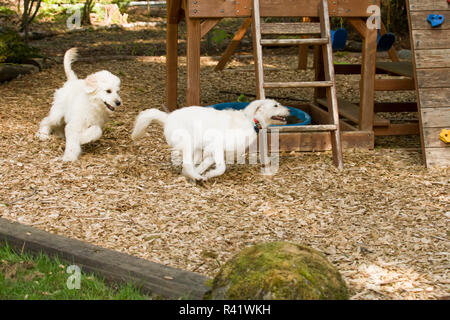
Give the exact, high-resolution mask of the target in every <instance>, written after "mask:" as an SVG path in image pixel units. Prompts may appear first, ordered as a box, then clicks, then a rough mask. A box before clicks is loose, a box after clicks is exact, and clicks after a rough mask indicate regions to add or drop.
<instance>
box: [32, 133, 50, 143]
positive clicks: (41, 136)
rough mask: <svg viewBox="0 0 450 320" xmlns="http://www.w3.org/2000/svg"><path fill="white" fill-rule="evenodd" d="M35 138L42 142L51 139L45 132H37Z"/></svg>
mask: <svg viewBox="0 0 450 320" xmlns="http://www.w3.org/2000/svg"><path fill="white" fill-rule="evenodd" d="M34 136H35V137H36V138H38V139H39V140H41V141H46V140H49V139H50V136H49V135H48V134H46V133H43V132H36V134H35V135H34Z"/></svg>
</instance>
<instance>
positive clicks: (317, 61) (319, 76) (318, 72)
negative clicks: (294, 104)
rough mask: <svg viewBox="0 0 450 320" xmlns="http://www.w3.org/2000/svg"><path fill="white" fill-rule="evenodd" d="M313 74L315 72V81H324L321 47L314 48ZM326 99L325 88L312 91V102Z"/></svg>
mask: <svg viewBox="0 0 450 320" xmlns="http://www.w3.org/2000/svg"><path fill="white" fill-rule="evenodd" d="M314 72H315V78H314V80H315V81H324V80H325V69H324V64H323V52H322V48H321V46H314ZM324 97H326V89H325V88H315V89H314V102H317V99H320V98H324Z"/></svg>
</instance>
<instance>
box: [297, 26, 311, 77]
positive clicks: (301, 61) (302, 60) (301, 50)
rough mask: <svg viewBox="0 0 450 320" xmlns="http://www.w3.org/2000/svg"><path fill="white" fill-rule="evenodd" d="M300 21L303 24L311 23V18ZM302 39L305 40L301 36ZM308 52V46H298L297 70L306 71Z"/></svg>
mask: <svg viewBox="0 0 450 320" xmlns="http://www.w3.org/2000/svg"><path fill="white" fill-rule="evenodd" d="M302 21H303V22H311V18H309V17H303V19H302ZM303 38H306V36H303ZM308 52H309V46H308V45H300V46H299V47H298V69H299V70H306V69H307V68H308Z"/></svg>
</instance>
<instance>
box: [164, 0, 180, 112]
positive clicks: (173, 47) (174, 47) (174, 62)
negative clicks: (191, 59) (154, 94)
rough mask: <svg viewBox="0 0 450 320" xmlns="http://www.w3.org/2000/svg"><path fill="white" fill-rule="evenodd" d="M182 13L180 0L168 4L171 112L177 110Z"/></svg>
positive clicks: (167, 67) (168, 69)
mask: <svg viewBox="0 0 450 320" xmlns="http://www.w3.org/2000/svg"><path fill="white" fill-rule="evenodd" d="M180 11H181V1H180V0H171V1H169V2H168V3H167V41H166V52H167V55H166V106H167V108H168V109H169V110H170V111H173V110H175V109H176V108H177V96H178V94H177V91H178V22H179V16H180Z"/></svg>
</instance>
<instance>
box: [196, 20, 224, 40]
mask: <svg viewBox="0 0 450 320" xmlns="http://www.w3.org/2000/svg"><path fill="white" fill-rule="evenodd" d="M220 20H222V18H213V19H205V20H203V21H202V22H201V24H200V28H201V29H202V32H201V38H203V37H204V36H205V35H206V34H207V33H208V32H209V31H210V30H211V29H212V28H214V26H215V25H217V24H218V23H219V22H220Z"/></svg>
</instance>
